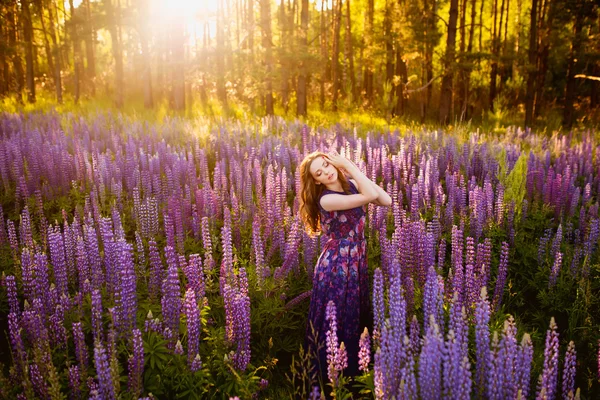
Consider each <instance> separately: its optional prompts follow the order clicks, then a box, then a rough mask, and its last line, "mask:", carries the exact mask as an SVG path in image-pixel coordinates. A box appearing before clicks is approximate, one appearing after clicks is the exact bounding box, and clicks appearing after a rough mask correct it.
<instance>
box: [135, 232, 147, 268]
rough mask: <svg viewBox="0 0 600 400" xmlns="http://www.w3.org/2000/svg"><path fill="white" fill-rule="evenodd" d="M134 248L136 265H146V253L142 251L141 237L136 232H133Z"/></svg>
mask: <svg viewBox="0 0 600 400" xmlns="http://www.w3.org/2000/svg"><path fill="white" fill-rule="evenodd" d="M135 247H136V254H137V262H138V265H141V266H144V265H145V264H146V253H145V251H144V242H143V241H142V236H141V235H140V233H139V232H138V231H135Z"/></svg>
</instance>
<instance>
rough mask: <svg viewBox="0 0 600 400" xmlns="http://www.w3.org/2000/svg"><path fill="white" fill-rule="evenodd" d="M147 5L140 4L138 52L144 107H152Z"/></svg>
mask: <svg viewBox="0 0 600 400" xmlns="http://www.w3.org/2000/svg"><path fill="white" fill-rule="evenodd" d="M147 6H148V3H147V1H144V2H143V4H142V7H143V8H142V15H141V21H140V22H139V23H140V28H139V30H140V50H141V51H142V63H143V65H142V68H143V70H142V81H143V83H142V85H143V86H144V107H145V108H153V107H154V94H153V93H152V70H151V68H150V65H151V64H152V63H151V61H150V60H151V58H150V49H149V47H148V39H149V37H150V35H151V33H150V32H151V30H150V26H149V22H148V13H147V12H146V10H147Z"/></svg>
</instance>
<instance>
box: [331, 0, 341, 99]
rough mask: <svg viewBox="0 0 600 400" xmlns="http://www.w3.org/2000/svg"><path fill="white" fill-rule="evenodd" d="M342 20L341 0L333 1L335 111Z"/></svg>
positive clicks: (332, 68) (332, 58) (337, 94)
mask: <svg viewBox="0 0 600 400" xmlns="http://www.w3.org/2000/svg"><path fill="white" fill-rule="evenodd" d="M341 20H342V0H335V1H334V3H333V43H332V50H331V51H332V54H331V79H332V81H333V99H332V102H333V104H332V106H333V111H337V101H338V96H339V92H340V82H341V79H340V66H339V55H340V26H341Z"/></svg>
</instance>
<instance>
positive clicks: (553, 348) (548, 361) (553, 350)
mask: <svg viewBox="0 0 600 400" xmlns="http://www.w3.org/2000/svg"><path fill="white" fill-rule="evenodd" d="M556 328H557V326H556V322H554V317H552V318H551V319H550V329H548V331H546V348H545V350H544V368H543V370H542V376H541V377H540V381H539V386H538V391H537V395H538V396H539V395H540V393H542V391H544V392H545V395H546V397H547V398H548V399H549V400H552V399H554V396H555V395H556V390H557V388H556V386H557V383H558V346H559V343H558V332H557V331H556Z"/></svg>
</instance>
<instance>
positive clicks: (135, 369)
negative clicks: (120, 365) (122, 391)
mask: <svg viewBox="0 0 600 400" xmlns="http://www.w3.org/2000/svg"><path fill="white" fill-rule="evenodd" d="M132 337H133V353H132V354H131V355H130V356H129V360H128V366H129V382H128V384H129V391H130V392H131V394H133V396H134V398H135V397H139V396H140V394H141V393H142V374H143V372H144V342H143V341H142V332H141V331H140V330H139V329H137V328H135V329H134V330H133V332H132Z"/></svg>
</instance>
